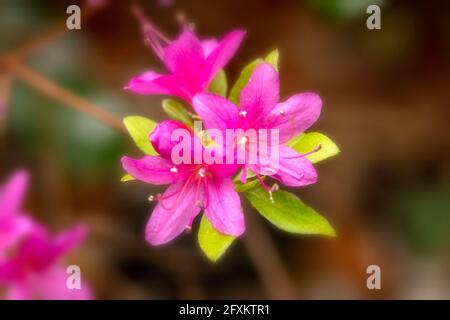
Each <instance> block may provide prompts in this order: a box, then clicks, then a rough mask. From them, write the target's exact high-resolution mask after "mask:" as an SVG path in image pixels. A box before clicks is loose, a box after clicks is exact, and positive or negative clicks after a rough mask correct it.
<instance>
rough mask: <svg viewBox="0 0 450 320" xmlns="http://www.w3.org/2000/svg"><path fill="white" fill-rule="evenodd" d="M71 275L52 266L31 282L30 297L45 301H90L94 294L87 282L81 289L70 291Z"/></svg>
mask: <svg viewBox="0 0 450 320" xmlns="http://www.w3.org/2000/svg"><path fill="white" fill-rule="evenodd" d="M68 277H69V275H68V274H67V273H66V270H65V269H64V268H63V267H60V266H52V267H51V268H49V269H47V270H45V271H44V272H42V273H41V274H39V276H38V277H35V278H33V279H31V280H30V281H29V284H28V290H29V295H31V296H32V298H33V299H36V298H37V299H44V300H90V299H92V292H91V289H90V288H89V286H88V285H87V284H86V283H85V282H83V281H82V282H81V284H80V288H79V289H76V288H74V289H69V288H68V287H67V279H68Z"/></svg>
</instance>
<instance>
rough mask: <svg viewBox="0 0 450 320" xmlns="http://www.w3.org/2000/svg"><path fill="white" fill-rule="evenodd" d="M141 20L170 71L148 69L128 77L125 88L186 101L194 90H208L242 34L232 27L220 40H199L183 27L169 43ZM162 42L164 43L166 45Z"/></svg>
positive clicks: (240, 39) (155, 48) (192, 95)
mask: <svg viewBox="0 0 450 320" xmlns="http://www.w3.org/2000/svg"><path fill="white" fill-rule="evenodd" d="M138 14H139V13H138ZM144 19H145V18H143V17H141V20H144ZM142 23H143V27H144V30H145V31H146V33H147V40H148V42H149V44H150V45H151V47H152V48H153V50H154V51H155V53H156V54H157V55H158V57H159V58H160V59H161V60H162V61H163V63H164V64H165V66H166V68H167V70H168V71H169V73H168V74H165V75H162V74H159V73H157V72H155V71H147V72H145V73H143V74H141V75H139V76H137V77H135V78H133V79H131V81H130V82H129V83H128V86H127V87H126V89H128V90H131V91H133V92H136V93H139V94H165V95H173V96H178V97H180V98H182V99H184V100H186V101H187V102H191V100H192V98H193V97H194V96H195V95H196V94H197V93H202V92H205V91H206V90H207V88H208V85H209V84H210V83H211V81H212V80H213V79H214V77H215V75H216V74H217V73H218V72H219V71H220V69H222V68H223V67H224V66H225V65H226V64H227V63H228V61H229V60H230V59H231V57H232V56H233V55H234V54H235V52H236V51H237V49H238V48H239V45H240V43H241V41H242V39H243V37H244V34H245V33H244V32H243V31H241V30H235V31H232V32H230V33H229V34H228V35H226V36H225V37H224V38H223V39H222V41H220V42H217V41H216V40H205V41H201V40H199V38H198V37H197V36H196V35H195V33H194V32H193V31H191V30H189V29H188V28H185V30H184V31H183V32H182V34H181V35H180V36H179V38H178V39H176V40H174V41H172V42H170V41H168V40H167V39H166V38H165V37H164V36H162V35H161V33H160V32H158V31H157V30H156V29H155V28H153V26H152V25H151V24H150V22H149V21H147V20H144V21H143V22H142ZM162 41H164V42H166V46H165V47H163V45H162V44H161V42H162Z"/></svg>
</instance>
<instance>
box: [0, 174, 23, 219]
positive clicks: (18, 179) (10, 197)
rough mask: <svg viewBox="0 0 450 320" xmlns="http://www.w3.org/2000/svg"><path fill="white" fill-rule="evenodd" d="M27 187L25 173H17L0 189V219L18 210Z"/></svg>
mask: <svg viewBox="0 0 450 320" xmlns="http://www.w3.org/2000/svg"><path fill="white" fill-rule="evenodd" d="M27 185H28V174H27V173H26V172H25V171H18V172H16V173H14V174H13V175H12V176H11V178H9V180H8V182H7V183H6V184H5V185H4V186H3V187H2V188H1V189H0V217H1V216H6V215H12V214H15V213H17V212H18V211H19V210H20V206H21V205H22V200H23V197H24V194H25V191H26V188H27Z"/></svg>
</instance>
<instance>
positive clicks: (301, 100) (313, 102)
mask: <svg viewBox="0 0 450 320" xmlns="http://www.w3.org/2000/svg"><path fill="white" fill-rule="evenodd" d="M193 106H194V109H195V111H196V112H197V113H198V114H199V115H200V117H201V118H202V119H203V122H204V124H205V126H206V128H207V129H219V130H221V131H222V132H225V130H226V129H235V130H236V129H243V130H248V129H253V130H254V131H255V132H257V133H258V134H259V133H260V132H261V131H262V130H260V129H268V130H273V129H276V130H278V134H279V144H278V145H277V146H276V147H278V148H279V149H278V150H277V151H278V155H277V156H278V157H279V158H278V163H277V167H271V164H268V165H263V164H261V163H256V164H255V163H249V162H246V163H245V164H246V168H248V169H250V170H251V171H253V172H255V173H256V174H257V175H258V177H259V175H260V174H262V175H270V176H271V177H273V178H275V179H277V180H279V181H281V182H282V183H283V184H285V185H288V186H304V185H309V184H312V183H314V182H316V181H317V174H316V171H315V169H314V167H313V166H312V164H311V162H310V161H309V160H308V159H307V158H306V157H305V155H300V154H299V153H298V152H296V151H295V150H293V149H291V148H289V147H287V146H285V145H284V144H285V143H286V142H288V141H289V140H290V139H292V138H293V137H295V136H296V135H298V134H299V133H301V132H303V131H305V130H306V129H308V128H309V127H310V126H311V125H312V124H313V123H314V122H315V121H316V120H317V119H318V117H319V115H320V110H321V106H322V101H321V99H320V97H319V96H318V95H317V94H315V93H299V94H295V95H293V96H292V97H290V98H289V99H287V100H286V101H285V102H281V103H280V102H279V76H278V73H277V72H276V70H275V69H274V68H273V67H272V66H271V65H270V64H267V63H262V64H260V65H258V66H257V67H256V68H255V70H254V72H253V74H252V76H251V77H250V80H249V82H248V84H247V85H246V86H245V87H244V88H243V90H242V92H241V95H240V107H237V106H236V105H234V104H233V103H231V102H230V101H228V100H226V99H224V98H222V97H220V96H217V95H214V94H206V93H205V94H199V95H197V96H195V98H194V99H193ZM245 141H246V140H245ZM245 141H244V147H246V148H248V152H249V153H251V152H255V151H254V150H256V151H258V149H257V148H255V149H252V148H249V146H248V143H247V144H245ZM269 144H270V141H269ZM268 150H270V148H268ZM312 152H314V150H312ZM258 155H259V156H265V157H268V158H270V157H271V156H274V155H273V154H270V153H269V154H264V155H261V153H259V154H258ZM241 180H242V181H243V182H244V181H245V180H246V170H243V175H242V176H241ZM261 182H262V180H261ZM262 184H263V186H264V183H263V182H262Z"/></svg>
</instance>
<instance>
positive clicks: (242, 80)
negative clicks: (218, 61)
mask: <svg viewBox="0 0 450 320" xmlns="http://www.w3.org/2000/svg"><path fill="white" fill-rule="evenodd" d="M262 61H263V60H262V59H256V60H254V61H252V62H250V63H249V64H248V65H246V66H245V67H244V69H242V71H241V74H240V75H239V79H238V80H237V81H236V83H235V84H234V86H233V87H232V88H231V91H230V95H229V97H228V99H229V100H230V101H231V102H233V103H234V104H235V105H239V96H240V95H241V91H242V89H243V88H244V87H245V85H246V84H247V82H248V80H250V76H251V75H252V72H253V70H254V69H255V67H256V66H257V65H258V64H259V63H261V62H262Z"/></svg>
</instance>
